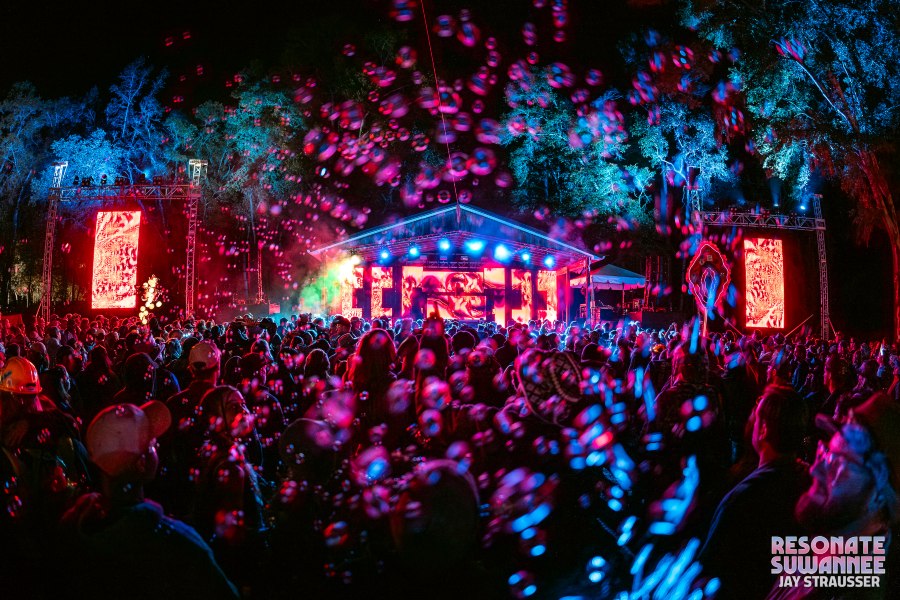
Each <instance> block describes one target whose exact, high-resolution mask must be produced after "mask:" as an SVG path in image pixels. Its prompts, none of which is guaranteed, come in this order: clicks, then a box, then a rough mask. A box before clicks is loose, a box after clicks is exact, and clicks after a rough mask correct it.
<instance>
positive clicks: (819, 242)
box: [812, 194, 830, 339]
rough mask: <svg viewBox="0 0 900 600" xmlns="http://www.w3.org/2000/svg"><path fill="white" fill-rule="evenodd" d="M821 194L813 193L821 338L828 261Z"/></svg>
mask: <svg viewBox="0 0 900 600" xmlns="http://www.w3.org/2000/svg"><path fill="white" fill-rule="evenodd" d="M821 200H822V196H821V195H820V194H814V195H813V201H812V204H813V214H814V215H815V218H816V249H817V250H818V252H819V319H820V322H819V330H820V331H821V332H822V338H823V339H824V338H827V337H828V323H829V321H830V318H829V305H828V261H827V260H826V259H827V256H826V253H825V219H823V218H822V204H821Z"/></svg>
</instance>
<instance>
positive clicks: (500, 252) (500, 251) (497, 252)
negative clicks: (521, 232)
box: [494, 244, 512, 262]
mask: <svg viewBox="0 0 900 600" xmlns="http://www.w3.org/2000/svg"><path fill="white" fill-rule="evenodd" d="M494 258H496V259H497V260H499V261H500V262H506V261H508V260H509V259H510V258H512V252H510V251H509V248H507V247H506V246H504V245H503V244H497V245H496V246H495V247H494Z"/></svg>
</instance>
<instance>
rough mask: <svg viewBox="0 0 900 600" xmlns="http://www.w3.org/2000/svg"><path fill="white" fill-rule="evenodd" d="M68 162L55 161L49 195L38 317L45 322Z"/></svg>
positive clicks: (48, 308)
mask: <svg viewBox="0 0 900 600" xmlns="http://www.w3.org/2000/svg"><path fill="white" fill-rule="evenodd" d="M68 166H69V163H67V162H55V163H53V182H52V183H51V184H50V195H49V196H48V197H47V229H46V233H45V235H44V262H43V265H41V304H40V306H39V307H38V311H37V314H38V317H40V318H41V319H43V320H44V323H48V322H49V321H50V312H51V308H50V305H51V304H52V302H53V245H54V243H55V240H56V219H57V216H58V215H59V197H60V188H62V183H63V177H65V176H66V168H67V167H68Z"/></svg>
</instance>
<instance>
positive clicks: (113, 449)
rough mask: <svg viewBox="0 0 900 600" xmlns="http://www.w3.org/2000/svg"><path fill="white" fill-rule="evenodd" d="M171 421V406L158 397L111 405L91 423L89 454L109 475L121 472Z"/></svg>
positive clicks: (88, 438) (125, 469)
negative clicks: (137, 402)
mask: <svg viewBox="0 0 900 600" xmlns="http://www.w3.org/2000/svg"><path fill="white" fill-rule="evenodd" d="M171 424H172V415H171V414H170V413H169V409H168V408H166V405H165V404H163V403H162V402H158V401H156V400H151V401H150V402H147V403H146V404H143V405H141V406H135V405H134V404H116V405H114V406H109V407H107V408H105V409H103V410H102V411H100V413H99V414H98V415H97V416H96V417H94V420H93V421H91V424H90V425H89V426H88V430H87V436H86V438H85V441H86V445H87V451H88V456H90V459H91V460H92V461H93V462H94V464H96V465H97V466H98V467H100V469H101V470H102V471H103V472H104V473H106V474H107V475H110V476H112V477H116V476H118V475H122V474H124V473H126V472H128V470H129V469H130V468H131V467H132V466H133V465H134V461H135V460H137V459H138V458H139V457H140V456H141V455H143V454H144V453H146V452H147V449H148V448H149V447H150V443H151V442H152V441H153V440H154V439H156V438H158V437H159V436H161V435H162V434H163V433H165V431H166V430H167V429H168V428H169V425H171Z"/></svg>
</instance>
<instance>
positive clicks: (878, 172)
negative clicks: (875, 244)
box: [859, 149, 900, 341]
mask: <svg viewBox="0 0 900 600" xmlns="http://www.w3.org/2000/svg"><path fill="white" fill-rule="evenodd" d="M859 157H860V164H861V166H862V169H863V172H864V173H865V176H866V178H867V179H868V183H869V187H870V189H871V191H872V192H871V193H872V200H873V204H874V208H875V209H876V210H877V211H878V215H879V217H880V221H881V226H882V228H883V229H884V231H885V233H887V237H888V243H889V244H890V247H891V282H892V284H893V292H894V294H893V337H894V340H895V341H898V340H900V224H898V222H897V208H896V205H895V204H894V196H893V195H892V194H891V190H890V187H888V183H887V179H886V178H885V177H884V174H883V173H882V169H881V164H880V162H879V160H878V157H877V156H875V153H874V152H872V151H871V150H868V149H863V150H862V151H860V153H859Z"/></svg>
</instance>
